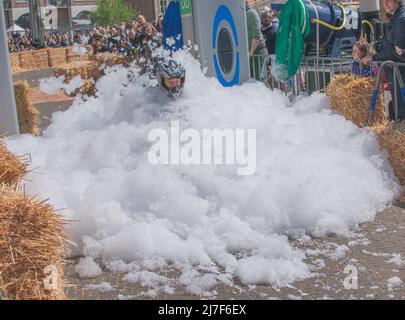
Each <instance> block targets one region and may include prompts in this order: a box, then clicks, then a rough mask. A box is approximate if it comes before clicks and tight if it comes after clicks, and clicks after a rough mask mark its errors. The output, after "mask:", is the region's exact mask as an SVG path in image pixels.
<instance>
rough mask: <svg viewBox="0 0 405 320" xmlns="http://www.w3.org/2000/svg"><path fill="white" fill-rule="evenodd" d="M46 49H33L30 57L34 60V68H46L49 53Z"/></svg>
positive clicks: (47, 66)
mask: <svg viewBox="0 0 405 320" xmlns="http://www.w3.org/2000/svg"><path fill="white" fill-rule="evenodd" d="M48 51H49V50H48V49H41V50H33V51H30V52H32V57H33V59H34V61H35V64H34V68H35V69H46V68H49V55H48Z"/></svg>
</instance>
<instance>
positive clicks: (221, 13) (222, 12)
mask: <svg viewBox="0 0 405 320" xmlns="http://www.w3.org/2000/svg"><path fill="white" fill-rule="evenodd" d="M222 21H226V22H228V24H229V26H230V27H231V30H232V35H233V38H234V43H235V46H236V65H235V73H234V76H233V78H232V80H231V81H227V80H226V79H225V78H224V76H223V74H222V71H221V68H220V67H219V63H218V57H217V54H216V53H215V51H216V47H217V34H218V28H219V25H220V23H221V22H222ZM212 49H213V50H214V54H213V58H214V67H215V72H216V74H217V77H218V80H219V82H220V83H221V84H222V85H223V86H224V87H232V86H234V85H235V84H238V83H239V68H240V58H239V51H238V49H239V39H238V33H237V31H236V25H235V21H234V20H233V17H232V13H231V11H230V10H229V9H228V7H227V6H225V5H220V6H219V7H218V9H217V12H216V14H215V19H214V27H213V32H212Z"/></svg>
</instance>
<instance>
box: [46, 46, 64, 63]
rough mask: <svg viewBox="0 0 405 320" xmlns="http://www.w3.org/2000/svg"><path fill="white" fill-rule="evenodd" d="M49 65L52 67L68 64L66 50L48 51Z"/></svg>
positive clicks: (54, 49)
mask: <svg viewBox="0 0 405 320" xmlns="http://www.w3.org/2000/svg"><path fill="white" fill-rule="evenodd" d="M48 63H49V66H50V67H56V66H59V65H62V64H65V63H67V57H66V48H53V49H48Z"/></svg>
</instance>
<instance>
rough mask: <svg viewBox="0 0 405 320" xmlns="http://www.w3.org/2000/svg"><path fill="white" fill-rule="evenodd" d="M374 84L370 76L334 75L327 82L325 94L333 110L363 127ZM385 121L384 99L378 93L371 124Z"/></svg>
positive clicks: (382, 123) (380, 123)
mask: <svg viewBox="0 0 405 320" xmlns="http://www.w3.org/2000/svg"><path fill="white" fill-rule="evenodd" d="M374 86H375V79H373V78H371V77H355V76H353V75H349V74H344V75H336V76H335V77H334V78H333V79H332V81H331V83H330V84H329V86H328V89H327V91H326V94H327V95H328V96H329V98H330V103H331V106H332V108H333V109H334V110H335V111H337V112H338V113H340V114H342V115H343V116H344V117H345V118H346V119H348V120H351V121H352V122H354V123H355V124H356V125H358V126H359V127H364V126H365V125H366V123H367V119H368V114H369V110H370V104H371V99H372V95H373V90H374ZM385 123H386V117H385V109H384V101H383V98H382V95H381V94H379V96H378V99H377V104H376V108H375V111H374V113H373V117H372V125H373V126H378V125H384V124H385Z"/></svg>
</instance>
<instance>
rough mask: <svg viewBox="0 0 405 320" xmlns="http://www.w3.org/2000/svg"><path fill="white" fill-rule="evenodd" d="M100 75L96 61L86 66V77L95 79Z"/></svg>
mask: <svg viewBox="0 0 405 320" xmlns="http://www.w3.org/2000/svg"><path fill="white" fill-rule="evenodd" d="M101 76H102V74H101V71H100V65H99V64H98V63H97V62H93V63H91V64H89V65H88V66H87V77H88V79H93V80H94V81H97V80H98V79H100V78H101Z"/></svg>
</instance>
